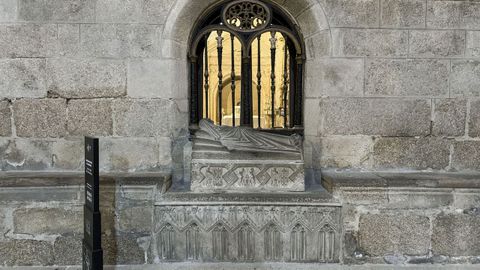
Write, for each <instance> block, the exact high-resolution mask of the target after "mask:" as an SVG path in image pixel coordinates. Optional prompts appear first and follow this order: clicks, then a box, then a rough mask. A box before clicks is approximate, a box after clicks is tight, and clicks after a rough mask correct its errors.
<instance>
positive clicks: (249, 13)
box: [223, 0, 271, 32]
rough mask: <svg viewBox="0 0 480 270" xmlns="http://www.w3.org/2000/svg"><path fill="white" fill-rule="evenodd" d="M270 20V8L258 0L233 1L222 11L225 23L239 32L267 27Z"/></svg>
mask: <svg viewBox="0 0 480 270" xmlns="http://www.w3.org/2000/svg"><path fill="white" fill-rule="evenodd" d="M270 20H271V12H270V9H269V8H268V7H267V6H266V5H265V4H263V3H261V2H259V1H254V0H250V1H235V2H233V3H230V4H229V5H227V6H226V7H225V9H224V11H223V22H224V23H225V25H226V26H227V27H228V28H230V29H232V30H234V31H239V32H253V31H258V30H262V29H264V28H265V27H267V25H268V23H269V22H270Z"/></svg>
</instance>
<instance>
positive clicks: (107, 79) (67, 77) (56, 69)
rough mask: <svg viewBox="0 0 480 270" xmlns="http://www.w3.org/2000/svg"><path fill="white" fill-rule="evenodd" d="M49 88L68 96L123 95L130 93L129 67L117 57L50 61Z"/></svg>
mask: <svg viewBox="0 0 480 270" xmlns="http://www.w3.org/2000/svg"><path fill="white" fill-rule="evenodd" d="M47 75H48V80H47V82H48V91H49V92H50V93H51V94H54V95H59V96H62V97H66V98H95V97H119V96H123V95H125V93H126V80H127V79H126V78H127V75H126V67H125V64H124V62H123V61H117V60H103V59H96V60H71V59H68V60H67V59H51V60H48V61H47Z"/></svg>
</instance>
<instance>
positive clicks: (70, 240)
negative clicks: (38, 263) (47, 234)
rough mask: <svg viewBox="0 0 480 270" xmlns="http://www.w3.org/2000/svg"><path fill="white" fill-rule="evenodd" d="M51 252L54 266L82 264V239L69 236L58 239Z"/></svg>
mask: <svg viewBox="0 0 480 270" xmlns="http://www.w3.org/2000/svg"><path fill="white" fill-rule="evenodd" d="M102 214H103V213H102ZM102 218H103V217H102ZM102 229H103V228H102ZM53 252H54V254H55V265H80V264H82V237H81V236H80V235H71V234H70V235H66V236H60V237H58V238H57V239H56V240H55V243H54V244H53Z"/></svg>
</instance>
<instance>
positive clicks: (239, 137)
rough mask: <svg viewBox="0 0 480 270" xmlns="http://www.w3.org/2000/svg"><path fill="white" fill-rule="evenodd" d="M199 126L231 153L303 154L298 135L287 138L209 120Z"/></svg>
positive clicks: (201, 122) (202, 121)
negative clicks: (217, 123)
mask: <svg viewBox="0 0 480 270" xmlns="http://www.w3.org/2000/svg"><path fill="white" fill-rule="evenodd" d="M199 126H200V129H201V130H203V131H205V132H206V133H207V134H209V135H210V136H211V137H212V139H213V140H215V141H218V142H220V143H221V144H222V145H223V146H224V147H226V148H227V149H228V150H229V151H233V150H235V151H248V152H294V153H300V152H301V145H302V141H301V137H300V136H299V135H296V134H295V135H292V136H285V135H279V134H272V133H267V132H261V131H257V130H255V129H253V128H249V127H228V126H217V125H215V124H214V123H213V122H212V121H211V120H207V119H203V120H201V121H200V124H199Z"/></svg>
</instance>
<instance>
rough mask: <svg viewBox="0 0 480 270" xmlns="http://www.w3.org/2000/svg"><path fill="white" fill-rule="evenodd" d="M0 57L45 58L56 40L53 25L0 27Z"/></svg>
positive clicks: (7, 25) (54, 26) (55, 30)
mask: <svg viewBox="0 0 480 270" xmlns="http://www.w3.org/2000/svg"><path fill="white" fill-rule="evenodd" d="M0 36H1V37H2V38H1V39H0V57H3V58H6V57H11V58H15V57H45V56H48V55H50V52H51V49H52V45H53V44H54V42H55V40H56V39H57V27H56V25H54V24H2V25H0Z"/></svg>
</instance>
